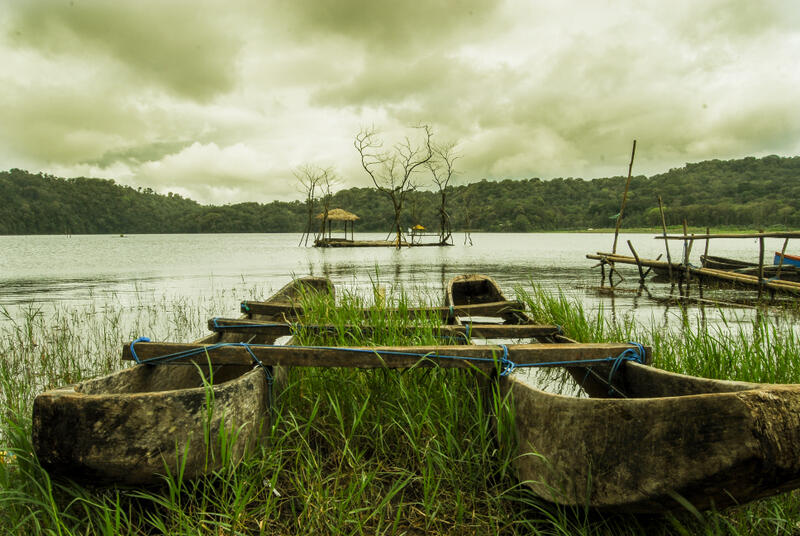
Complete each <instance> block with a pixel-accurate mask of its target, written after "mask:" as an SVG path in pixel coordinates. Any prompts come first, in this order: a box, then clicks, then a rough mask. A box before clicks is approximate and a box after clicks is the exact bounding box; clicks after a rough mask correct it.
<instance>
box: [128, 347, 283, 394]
mask: <svg viewBox="0 0 800 536" xmlns="http://www.w3.org/2000/svg"><path fill="white" fill-rule="evenodd" d="M137 342H150V339H149V338H147V337H139V338H138V339H136V340H135V341H133V342H131V345H130V349H131V356H133V360H134V361H135V362H136V363H137V364H138V365H157V364H159V363H169V362H171V361H177V360H179V359H183V358H186V357H192V356H195V355H199V354H204V353H206V352H208V351H210V350H216V349H217V348H222V347H225V346H239V347H242V348H244V349H245V350H246V351H247V353H248V354H250V357H252V358H253V362H254V363H255V364H256V365H258V366H259V367H261V370H263V371H264V373H265V374H266V375H267V382H269V383H272V379H273V378H272V373H271V372H270V370H269V367H267V366H266V365H264V363H262V362H261V360H260V359H259V358H258V357H257V356H256V354H255V353H254V352H253V350H252V348H251V345H250V344H248V343H246V342H220V343H217V344H212V345H209V346H203V347H200V348H192V349H190V350H184V351H182V352H175V353H172V354H166V355H160V356H156V357H151V358H149V359H140V358H139V356H138V355H136V349H135V348H134V346H135V345H136V343H137ZM256 346H268V345H256Z"/></svg>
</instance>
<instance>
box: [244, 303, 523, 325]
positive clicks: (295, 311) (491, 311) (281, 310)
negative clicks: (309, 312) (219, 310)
mask: <svg viewBox="0 0 800 536" xmlns="http://www.w3.org/2000/svg"><path fill="white" fill-rule="evenodd" d="M523 308H524V306H523V304H522V303H520V302H518V301H515V300H508V301H500V302H491V303H481V304H475V305H463V306H460V307H456V308H454V309H452V310H451V309H450V308H449V307H409V308H408V309H402V310H399V309H381V310H370V309H364V311H363V314H364V316H369V315H370V314H373V313H378V312H380V313H384V314H387V315H391V314H408V316H409V317H415V316H425V315H431V316H438V317H439V318H442V319H445V320H446V319H447V318H449V317H451V316H497V315H500V314H502V313H507V312H511V311H519V310H522V309H523ZM242 310H243V311H245V312H247V313H249V314H251V315H254V314H255V315H270V316H280V315H283V316H285V317H286V318H294V317H297V316H300V315H302V314H303V309H302V307H300V306H296V305H291V304H279V303H278V304H276V303H268V302H251V301H246V302H242Z"/></svg>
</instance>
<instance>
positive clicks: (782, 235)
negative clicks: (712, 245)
mask: <svg viewBox="0 0 800 536" xmlns="http://www.w3.org/2000/svg"><path fill="white" fill-rule="evenodd" d="M762 237H763V238H800V231H784V232H774V233H747V234H734V233H730V234H696V235H691V236H688V235H666V236H662V235H658V236H654V237H653V238H655V239H656V240H700V239H706V238H762Z"/></svg>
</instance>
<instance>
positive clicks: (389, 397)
mask: <svg viewBox="0 0 800 536" xmlns="http://www.w3.org/2000/svg"><path fill="white" fill-rule="evenodd" d="M266 294H267V293H265V292H258V291H256V292H254V294H253V295H250V296H245V297H246V298H248V299H255V298H258V297H259V296H263V295H266ZM385 294H386V293H383V292H378V290H377V288H376V291H375V292H374V293H373V296H370V297H368V298H365V297H364V296H362V295H358V294H356V293H348V292H344V293H341V292H340V296H339V297H338V299H337V300H336V301H335V302H334V301H332V300H331V299H330V298H324V297H319V296H308V297H306V298H305V299H304V303H303V307H304V310H306V311H307V312H308V315H309V318H307V319H306V322H307V323H309V324H312V323H314V324H333V325H335V326H337V327H336V328H335V329H334V330H333V331H331V332H328V333H323V334H319V333H318V332H317V331H315V330H303V329H299V330H298V331H297V333H296V335H295V337H296V339H295V342H296V343H298V344H319V345H341V344H347V345H352V344H359V345H370V344H374V345H384V344H391V345H411V344H426V345H427V344H446V343H448V342H456V343H458V342H459V341H447V340H443V339H441V338H440V337H438V336H437V335H436V328H437V326H438V324H439V322H441V321H440V320H439V319H438V318H435V317H422V318H420V317H416V318H413V319H412V318H409V317H408V315H407V314H405V313H404V310H407V309H408V307H410V306H412V305H426V304H427V305H440V303H438V300H437V301H432V300H428V301H427V302H419V301H418V300H415V299H414V297H415V296H416V294H415V293H413V292H409V291H406V292H404V291H403V290H402V289H394V290H393V291H392V292H390V293H389V294H390V296H391V297H389V298H387V297H385ZM521 297H522V298H523V299H524V300H525V301H526V302H527V303H528V304H529V308H530V310H531V311H532V314H533V315H534V316H535V317H536V318H537V320H538V321H540V322H542V323H556V324H559V325H561V326H562V327H563V329H564V330H565V332H566V333H567V334H568V335H569V336H572V337H574V338H578V339H581V340H639V341H640V342H643V343H644V344H650V345H653V347H654V355H655V366H660V367H662V368H668V369H670V370H676V371H679V372H688V373H692V374H701V375H708V376H712V377H735V378H737V379H747V380H753V381H798V380H797V377H796V374H797V371H796V370H795V368H794V366H793V365H792V363H794V362H796V361H797V355H796V352H797V350H796V342H797V341H796V339H792V338H786V337H793V335H788V333H787V330H788V331H791V326H790V325H789V324H788V323H786V322H784V321H783V320H781V319H776V318H761V319H758V320H753V321H752V324H745V325H744V330H743V331H742V325H741V324H740V323H739V324H737V325H736V329H733V326H725V325H724V324H723V325H721V326H720V327H719V328H712V329H711V330H710V331H709V330H705V329H703V326H701V325H700V324H696V323H694V324H693V323H691V322H686V323H678V324H676V325H675V326H673V327H669V328H664V327H662V326H655V325H653V326H641V325H638V324H635V323H633V322H632V321H629V320H626V319H620V320H618V321H617V322H610V321H609V320H607V319H606V317H605V316H604V315H603V314H602V311H601V312H597V313H588V312H586V311H584V310H583V309H582V307H581V305H580V303H579V302H577V301H575V300H573V299H569V298H566V297H564V296H563V295H548V294H547V293H544V292H542V291H541V290H537V289H535V290H534V291H533V292H529V293H522V295H521ZM238 298H241V297H238ZM238 298H237V299H238ZM235 301H236V300H235V299H232V297H231V296H227V295H226V296H222V297H220V296H218V295H215V296H212V297H211V298H209V300H207V301H202V302H194V303H187V302H175V303H160V304H159V303H158V302H157V301H156V302H155V305H154V306H153V307H152V308H151V307H149V306H148V305H147V304H145V303H143V304H142V308H141V313H142V314H141V318H139V319H138V320H137V319H135V318H134V319H131V318H125V314H124V313H123V312H122V311H118V309H117V308H115V307H114V306H113V304H109V305H108V306H107V307H105V308H102V309H97V310H94V311H91V312H87V310H85V309H83V310H73V309H69V308H63V309H57V310H45V309H32V310H30V312H29V314H26V315H24V316H23V318H22V319H14V320H13V321H9V322H6V323H4V324H3V325H2V327H0V329H1V330H2V331H0V356H2V358H1V359H0V388H1V389H2V399H1V402H2V407H0V411H2V416H3V418H2V422H1V423H0V450H2V451H5V452H7V453H8V454H6V455H4V456H3V458H2V462H0V533H9V534H65V535H67V534H75V535H77V534H108V535H110V534H214V535H219V534H312V533H313V534H320V533H322V534H376V533H377V534H421V533H433V534H488V533H502V534H547V535H560V534H563V535H567V534H593V535H594V534H598V535H599V534H604V535H605V534H608V535H611V534H681V533H683V534H776V533H786V532H789V531H791V530H794V529H795V528H796V527H798V526H800V525H798V523H800V501H798V499H797V497H796V496H795V495H794V494H785V495H782V496H779V497H777V498H773V499H768V500H763V501H759V502H757V503H754V504H753V505H749V506H745V507H741V508H736V509H730V510H726V511H723V512H711V513H704V514H702V515H701V516H700V518H699V519H698V518H696V517H693V516H692V515H691V514H687V515H686V516H677V517H667V518H652V519H648V518H635V517H631V516H624V515H613V516H601V515H598V514H595V513H592V512H588V511H585V510H581V509H578V510H572V509H564V508H557V507H553V506H551V505H548V504H545V503H542V502H541V501H539V500H538V499H537V498H536V497H534V496H533V495H532V494H530V493H529V492H528V491H527V489H526V488H524V487H523V486H520V485H519V483H518V482H517V481H516V479H515V478H514V474H513V459H512V458H511V455H510V452H512V450H511V448H510V441H512V440H513V437H512V436H513V434H512V433H511V432H512V431H513V413H512V412H511V411H510V409H509V408H508V406H507V405H504V403H503V401H502V400H499V399H495V398H494V397H492V396H491V395H492V393H491V391H490V390H489V389H488V388H487V382H486V381H485V379H484V378H482V377H481V376H480V375H479V374H475V373H472V372H466V371H463V370H454V369H431V368H428V369H422V368H418V369H411V370H406V371H396V370H384V369H378V370H354V369H316V368H305V369H301V368H295V369H292V370H291V372H290V379H289V382H288V385H287V387H286V389H285V390H284V391H283V392H281V393H280V394H279V395H278V396H277V398H276V411H275V416H276V418H275V420H274V421H273V422H272V423H271V426H270V428H269V430H268V431H267V432H268V446H267V447H265V448H263V449H262V450H260V451H259V452H256V453H254V454H253V455H251V456H249V457H247V458H246V459H245V460H244V461H243V462H241V463H238V464H234V463H229V464H224V465H223V468H222V469H220V470H219V471H218V472H217V473H215V474H212V475H210V476H208V477H205V478H200V479H196V480H193V481H182V480H181V479H180V478H179V475H171V476H166V477H165V478H164V485H163V486H162V487H160V488H157V489H125V488H113V487H111V488H104V487H92V486H85V485H84V486H82V485H78V484H75V483H72V482H68V481H63V480H59V479H54V478H51V477H50V475H48V474H47V472H45V471H44V470H43V469H42V468H41V467H40V466H39V464H38V462H37V461H36V459H35V456H34V455H33V453H32V447H31V444H30V427H31V423H30V408H31V402H32V399H33V396H34V395H35V394H36V393H37V392H40V391H41V390H42V389H45V388H49V387H54V386H57V385H61V384H64V383H67V382H70V381H77V380H80V379H83V378H87V377H89V376H94V375H98V374H101V373H105V372H109V371H111V370H114V369H116V368H120V367H121V363H120V361H119V355H120V345H121V343H122V342H123V341H126V340H130V339H132V338H134V337H135V336H139V335H150V336H152V337H153V338H161V339H174V340H191V339H193V338H196V337H198V336H199V335H201V333H199V331H200V329H199V328H202V327H203V326H205V320H206V318H207V317H210V316H214V315H217V314H220V313H224V311H225V310H235V307H234V306H235ZM365 308H366V309H368V310H370V312H369V316H368V318H367V319H366V320H365V319H364V313H363V312H362V311H363V309H365ZM390 308H391V309H397V310H398V312H389V311H388V309H390ZM134 316H136V315H134ZM367 324H369V325H371V326H374V327H376V328H377V329H375V330H371V331H369V332H367V331H362V332H358V331H357V330H356V331H353V330H352V329H349V328H348V329H345V326H353V325H355V326H364V325H367ZM408 324H413V325H415V326H416V327H417V328H418V329H417V330H415V331H414V332H410V331H409V330H408V329H405V327H406V326H407V325H408ZM729 328H730V329H729ZM740 332H741V334H740ZM781 338H783V341H782V342H781V341H778V339H781ZM793 346H794V348H795V349H793V348H792V347H793ZM690 354H692V356H691V357H687V356H689V355H690ZM703 356H706V357H707V358H705V359H704V357H703ZM492 414H495V416H496V417H497V418H496V419H493V418H492ZM495 424H496V425H497V426H495ZM498 435H499V437H500V440H499V441H498V440H497V437H496V436H498Z"/></svg>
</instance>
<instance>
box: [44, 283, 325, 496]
mask: <svg viewBox="0 0 800 536" xmlns="http://www.w3.org/2000/svg"><path fill="white" fill-rule="evenodd" d="M310 291H317V292H333V287H332V285H331V283H330V281H328V280H327V279H324V278H317V277H306V278H301V279H296V280H294V281H292V282H291V283H289V284H287V285H286V286H285V287H283V288H282V289H280V290H279V291H278V292H277V293H275V294H274V295H273V296H272V297H271V298H270V299H269V300H268V301H269V302H270V303H280V304H286V305H291V304H296V303H297V300H298V298H299V296H300V295H301V294H302V293H304V292H310ZM245 318H246V319H251V320H262V321H263V320H266V321H275V320H281V318H279V317H274V316H272V317H271V316H257V315H256V316H253V315H247V316H246V317H245ZM274 341H275V336H271V335H263V334H248V333H241V332H228V331H220V332H217V333H214V334H212V335H209V336H208V337H205V338H203V339H200V340H199V341H196V342H197V343H201V344H214V343H217V342H251V343H260V344H272V343H274ZM278 369H279V367H270V368H268V369H267V370H266V371H265V370H264V369H262V368H260V367H258V366H253V365H221V366H215V367H213V369H212V370H211V371H209V370H207V367H205V368H204V367H202V366H200V367H195V366H191V365H190V366H185V365H184V366H179V365H168V364H166V365H165V364H159V365H135V366H133V367H131V368H128V369H124V370H122V371H119V372H115V373H113V374H109V375H107V376H103V377H100V378H96V379H92V380H87V381H84V382H81V383H78V384H73V385H67V386H64V387H61V388H58V389H54V390H51V391H46V392H44V393H42V394H40V395H38V396H37V397H36V399H35V400H34V404H33V433H32V435H33V446H34V450H35V452H36V455H37V457H38V459H39V462H40V463H41V464H42V466H43V467H45V468H46V469H47V470H48V471H49V472H51V473H53V474H58V475H62V476H66V477H68V478H72V479H75V480H79V481H81V482H86V483H91V484H103V485H104V484H118V485H127V486H147V485H154V484H159V483H163V482H164V478H163V476H162V475H165V474H169V475H173V476H176V477H177V478H182V479H191V478H195V477H198V476H201V475H204V474H209V473H211V472H213V471H216V470H218V469H220V468H221V467H222V466H223V465H224V464H227V463H235V462H237V461H238V460H240V459H241V458H242V456H243V455H244V454H245V452H247V451H248V450H249V449H251V448H253V447H255V446H256V445H258V444H260V443H261V442H262V441H263V439H264V437H265V436H264V435H263V431H264V430H265V428H264V427H265V426H266V425H268V424H269V418H270V417H269V410H270V402H271V400H272V398H273V396H274V392H273V390H274V389H275V383H280V381H281V380H282V378H281V376H283V375H285V370H284V371H282V370H278ZM267 372H269V373H270V374H271V375H273V376H274V377H275V380H274V382H273V381H272V380H270V378H269V376H268V375H267ZM209 399H211V400H213V404H212V405H211V407H209V404H208V403H207V401H208V400H209ZM223 436H226V437H227V439H226V445H227V448H226V449H222V448H221V445H222V441H221V440H220V438H221V437H223ZM206 437H209V438H211V440H210V441H207V440H206V439H205V438H206ZM223 450H224V452H225V453H224V454H223Z"/></svg>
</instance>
